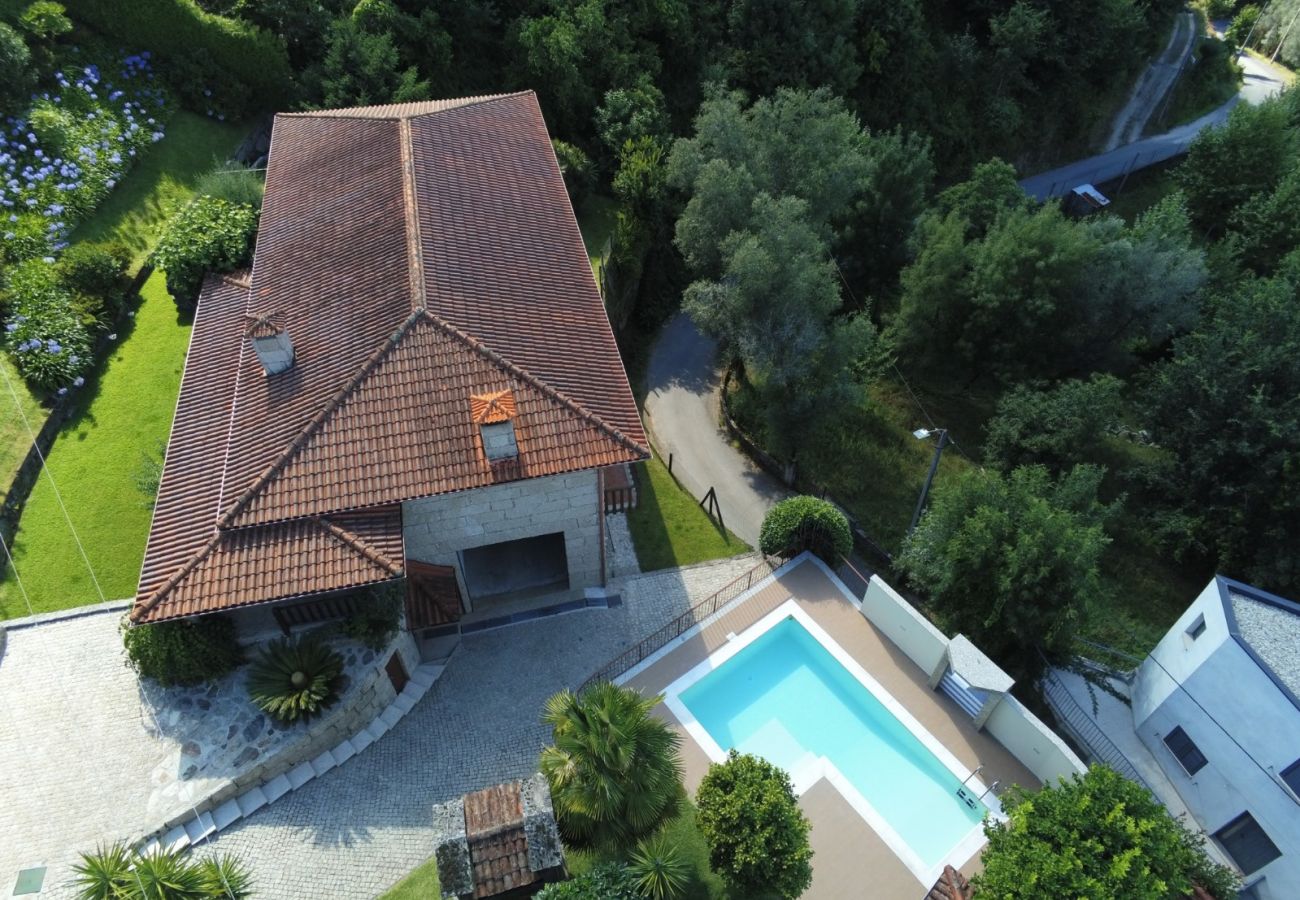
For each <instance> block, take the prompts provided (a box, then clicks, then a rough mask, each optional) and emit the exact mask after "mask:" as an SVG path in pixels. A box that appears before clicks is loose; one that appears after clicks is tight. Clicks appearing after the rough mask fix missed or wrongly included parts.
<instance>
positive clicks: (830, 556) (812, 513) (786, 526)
mask: <svg viewBox="0 0 1300 900" xmlns="http://www.w3.org/2000/svg"><path fill="white" fill-rule="evenodd" d="M758 545H759V548H760V549H761V550H762V551H763V552H764V553H768V554H773V555H775V554H779V553H786V552H789V551H792V550H793V551H798V550H811V551H812V552H813V553H816V554H817V555H818V556H820V557H821V558H822V559H823V560H825V561H826V562H827V563H828V564H830V565H832V566H837V565H839V562H840V558H841V557H844V556H848V555H849V553H851V552H852V551H853V532H851V531H850V530H849V520H848V519H846V518H845V517H844V513H842V512H840V511H839V510H838V509H837V508H836V507H835V505H834V504H833V503H830V502H828V501H826V500H819V499H818V498H816V497H808V496H799V497H788V498H786V499H785V500H782V501H781V502H780V503H778V504H776V505H775V506H773V507H772V508H771V509H769V510H768V511H767V515H765V516H764V517H763V527H762V529H761V530H760V531H759V534H758Z"/></svg>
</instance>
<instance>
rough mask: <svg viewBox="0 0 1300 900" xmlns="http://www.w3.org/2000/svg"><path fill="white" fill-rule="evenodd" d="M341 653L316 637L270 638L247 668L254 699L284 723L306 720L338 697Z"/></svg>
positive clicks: (251, 694) (341, 665)
mask: <svg viewBox="0 0 1300 900" xmlns="http://www.w3.org/2000/svg"><path fill="white" fill-rule="evenodd" d="M342 674H343V657H341V656H339V655H338V654H337V653H335V652H334V651H333V650H331V649H330V648H329V647H327V646H326V645H325V644H323V643H321V642H320V641H319V640H318V639H316V638H312V637H308V638H304V639H302V640H300V641H297V642H293V641H290V640H289V639H288V638H283V639H281V640H277V641H272V642H271V643H270V644H268V645H267V646H266V648H265V649H264V650H262V652H261V654H260V655H259V656H258V658H257V660H256V661H254V663H253V665H252V666H251V667H250V669H249V671H248V694H249V696H250V697H251V698H252V700H253V702H254V703H256V704H257V705H258V707H260V708H261V709H262V711H263V712H266V713H268V714H270V715H272V716H275V718H277V719H279V720H280V721H281V722H283V723H286V724H288V723H291V722H297V721H299V720H306V719H309V718H311V717H312V716H314V715H316V714H317V713H319V712H321V711H322V710H324V709H325V708H327V707H328V706H330V705H331V704H332V703H333V702H334V701H335V700H337V699H338V690H339V685H340V684H341V682H342V678H341V676H342Z"/></svg>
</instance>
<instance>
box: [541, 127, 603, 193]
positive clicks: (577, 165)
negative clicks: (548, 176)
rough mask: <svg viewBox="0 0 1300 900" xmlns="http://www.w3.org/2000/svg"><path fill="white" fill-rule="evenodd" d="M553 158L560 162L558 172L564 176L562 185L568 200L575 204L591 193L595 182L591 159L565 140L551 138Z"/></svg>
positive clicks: (580, 149)
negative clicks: (567, 191)
mask: <svg viewBox="0 0 1300 900" xmlns="http://www.w3.org/2000/svg"><path fill="white" fill-rule="evenodd" d="M551 147H552V148H554V150H555V159H556V161H557V162H559V164H560V174H561V175H562V176H564V186H565V187H566V188H568V189H569V201H570V202H571V203H572V204H573V205H574V206H577V205H578V204H579V203H581V202H582V201H583V200H585V199H586V198H587V195H588V194H590V193H591V190H592V186H593V184H594V183H595V169H594V168H593V167H592V164H591V159H590V157H588V156H587V154H585V153H583V152H582V148H580V147H576V146H574V145H573V144H570V143H568V142H567V141H561V140H552V141H551Z"/></svg>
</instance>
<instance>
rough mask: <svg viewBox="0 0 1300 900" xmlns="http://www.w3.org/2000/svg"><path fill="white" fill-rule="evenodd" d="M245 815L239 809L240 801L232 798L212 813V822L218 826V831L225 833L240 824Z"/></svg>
mask: <svg viewBox="0 0 1300 900" xmlns="http://www.w3.org/2000/svg"><path fill="white" fill-rule="evenodd" d="M243 815H244V813H243V810H241V809H240V808H239V801H238V800H236V799H235V798H234V797H231V798H230V799H229V800H227V801H226V802H225V803H223V804H221V805H220V806H218V807H217V808H216V809H214V810H213V811H212V821H213V822H214V823H215V824H216V826H217V830H218V831H225V830H226V829H227V828H229V827H230V826H231V825H233V824H235V823H236V822H238V821H239V820H240V819H241V818H242V817H243Z"/></svg>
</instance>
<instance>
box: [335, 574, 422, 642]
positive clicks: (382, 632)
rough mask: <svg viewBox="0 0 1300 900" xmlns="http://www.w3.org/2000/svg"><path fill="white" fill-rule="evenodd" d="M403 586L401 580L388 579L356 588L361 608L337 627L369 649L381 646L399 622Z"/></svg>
mask: <svg viewBox="0 0 1300 900" xmlns="http://www.w3.org/2000/svg"><path fill="white" fill-rule="evenodd" d="M405 586H406V582H405V581H389V582H385V583H383V584H377V585H375V586H374V587H371V588H366V589H364V590H362V591H360V592H359V593H360V595H361V597H360V601H361V608H360V609H358V610H357V611H356V612H355V613H353V614H352V615H351V616H349V617H348V618H347V619H346V620H345V621H344V622H343V624H342V626H340V628H339V630H340V631H342V632H343V633H344V634H345V635H347V636H348V637H350V638H352V639H353V640H354V641H360V642H361V643H363V644H365V645H366V646H367V647H369V648H370V649H371V650H382V649H384V647H386V646H388V642H389V640H391V639H392V637H393V635H394V634H396V632H397V626H398V624H399V623H400V622H401V618H402V592H403V591H404V590H405Z"/></svg>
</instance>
